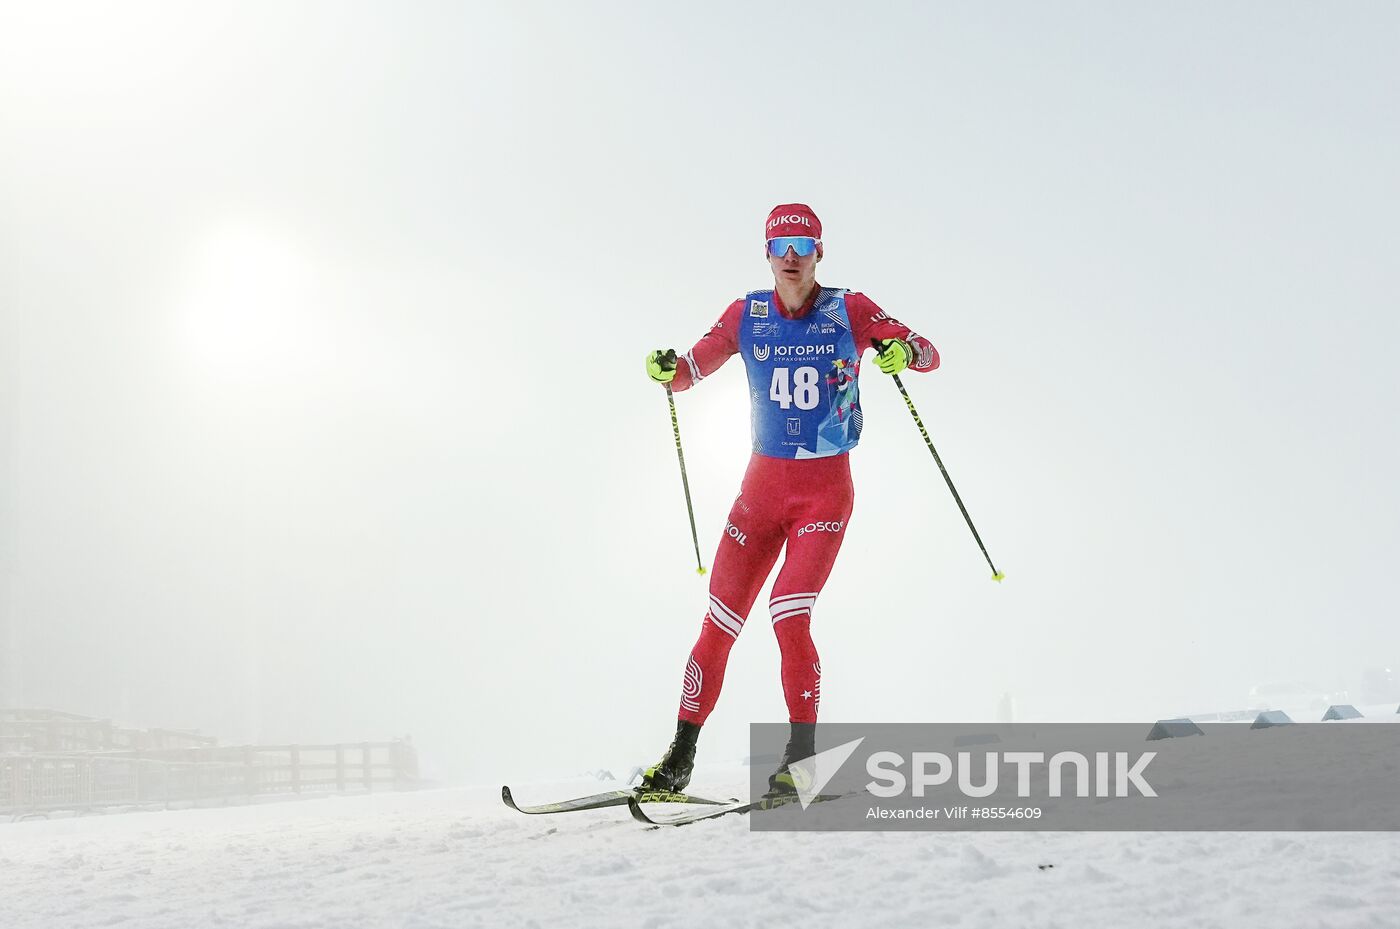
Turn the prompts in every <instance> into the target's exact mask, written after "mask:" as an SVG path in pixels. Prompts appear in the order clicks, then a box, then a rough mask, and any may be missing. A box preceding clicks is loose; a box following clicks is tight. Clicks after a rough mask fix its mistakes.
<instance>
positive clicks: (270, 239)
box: [179, 224, 318, 377]
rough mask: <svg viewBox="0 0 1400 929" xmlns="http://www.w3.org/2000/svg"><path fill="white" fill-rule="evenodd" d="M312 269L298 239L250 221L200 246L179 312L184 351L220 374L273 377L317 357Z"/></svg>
mask: <svg viewBox="0 0 1400 929" xmlns="http://www.w3.org/2000/svg"><path fill="white" fill-rule="evenodd" d="M316 302H317V293H316V286H315V274H314V271H313V268H312V265H311V263H310V262H309V261H308V260H307V259H306V257H305V255H304V253H303V251H302V250H301V249H300V248H299V247H298V245H297V243H295V242H294V241H292V240H291V239H290V238H288V237H285V236H283V235H279V234H277V233H273V232H269V231H267V230H265V229H261V228H258V227H256V226H252V225H247V224H236V225H228V226H224V227H222V228H219V229H217V230H216V231H214V232H213V233H212V234H210V235H209V236H208V237H206V238H205V239H204V240H203V241H202V242H200V243H199V245H198V246H197V247H196V249H195V251H194V253H193V255H192V256H191V261H190V264H189V271H188V276H187V279H186V286H185V292H184V295H183V299H182V300H181V305H180V312H179V324H180V325H179V329H180V337H181V343H182V344H181V349H182V353H183V354H184V355H185V356H186V357H187V358H188V359H189V360H190V361H191V362H192V363H193V364H194V365H195V366H196V367H198V368H199V369H200V370H202V371H205V372H207V373H209V374H211V375H214V376H216V377H222V376H240V375H241V376H250V377H257V376H260V375H263V376H265V375H270V374H274V373H277V372H278V371H279V370H285V369H287V368H289V367H293V366H296V365H298V364H299V363H301V362H304V361H307V360H309V356H312V355H315V354H317V348H318V344H317V340H316V338H315V330H316V328H317V327H316V325H315V320H316V317H317V315H318V313H317V309H318V308H317V306H316Z"/></svg>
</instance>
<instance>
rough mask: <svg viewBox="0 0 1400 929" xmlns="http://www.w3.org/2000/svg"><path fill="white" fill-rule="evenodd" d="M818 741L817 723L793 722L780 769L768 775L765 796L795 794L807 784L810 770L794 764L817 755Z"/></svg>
mask: <svg viewBox="0 0 1400 929" xmlns="http://www.w3.org/2000/svg"><path fill="white" fill-rule="evenodd" d="M816 743H817V724H816V723H792V733H791V735H789V736H788V744H787V748H786V749H784V751H783V763H782V764H780V765H779V766H778V770H776V771H774V772H773V773H772V774H770V775H768V793H766V794H764V796H766V797H784V796H794V795H796V794H797V789H798V787H799V786H802V787H805V786H806V779H807V777H808V772H807V771H805V770H803V768H802V767H801V766H798V767H797V768H793V767H792V765H794V764H796V763H797V762H799V761H804V760H806V759H808V758H811V757H812V756H813V755H815V754H816V753H817V747H816Z"/></svg>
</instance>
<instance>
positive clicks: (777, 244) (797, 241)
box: [768, 235, 818, 258]
mask: <svg viewBox="0 0 1400 929" xmlns="http://www.w3.org/2000/svg"><path fill="white" fill-rule="evenodd" d="M817 244H818V240H817V239H815V238H813V237H812V236H809V235H783V236H778V237H777V238H776V239H769V240H768V254H769V255H771V256H773V257H774V258H781V257H783V256H784V255H786V254H787V250H788V249H792V250H793V251H794V252H796V253H797V257H798V258H806V257H807V256H808V255H810V254H812V253H813V252H815V251H816V250H817Z"/></svg>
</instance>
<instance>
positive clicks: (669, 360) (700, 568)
mask: <svg viewBox="0 0 1400 929" xmlns="http://www.w3.org/2000/svg"><path fill="white" fill-rule="evenodd" d="M662 359H663V360H664V361H665V362H666V364H668V365H670V366H671V367H673V368H674V367H675V366H676V351H675V349H670V350H668V351H667V352H666V354H665V355H663V356H662ZM666 402H667V403H669V404H670V405H671V431H672V432H674V433H675V434H676V459H677V460H678V461H680V463H681V486H682V487H684V488H685V511H686V512H687V513H689V514H690V541H691V542H693V543H694V544H695V573H696V574H704V573H705V565H704V563H703V562H702V561H701V560H700V537H699V536H698V535H697V534H696V532H695V507H694V506H693V505H692V504H691V502H690V479H689V478H688V477H686V474H685V452H683V451H681V424H680V421H679V420H677V419H676V397H675V394H673V393H671V385H670V384H667V385H666Z"/></svg>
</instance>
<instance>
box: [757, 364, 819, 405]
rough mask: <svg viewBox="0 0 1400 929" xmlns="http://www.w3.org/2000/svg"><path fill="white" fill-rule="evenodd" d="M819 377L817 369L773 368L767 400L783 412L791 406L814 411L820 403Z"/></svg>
mask: <svg viewBox="0 0 1400 929" xmlns="http://www.w3.org/2000/svg"><path fill="white" fill-rule="evenodd" d="M820 377H821V375H819V374H818V373H817V369H816V368H811V367H802V368H797V369H792V368H774V369H773V381H772V383H771V384H769V386H768V399H769V400H772V401H774V402H775V403H777V404H778V407H779V408H780V409H784V410H786V409H789V408H791V407H793V406H796V407H797V408H798V409H799V410H814V409H816V408H817V404H818V403H820V402H821V390H820V388H819V386H818V385H819V384H820Z"/></svg>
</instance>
